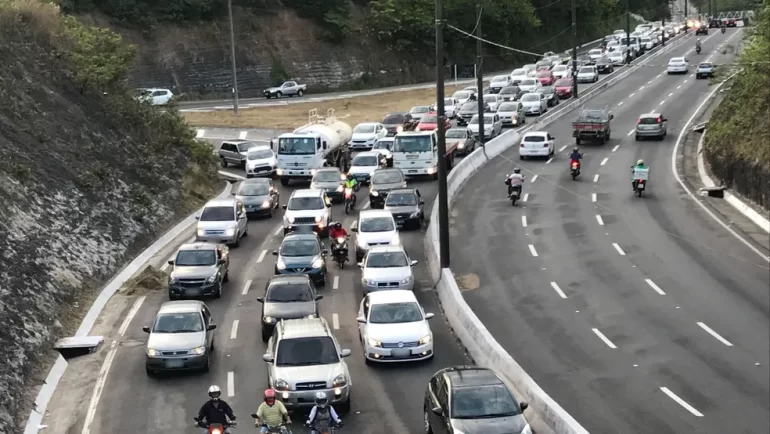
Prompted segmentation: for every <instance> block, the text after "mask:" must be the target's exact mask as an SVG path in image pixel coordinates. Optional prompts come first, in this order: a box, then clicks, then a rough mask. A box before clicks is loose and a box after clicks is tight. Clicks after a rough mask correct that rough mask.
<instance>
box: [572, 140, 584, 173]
mask: <svg viewBox="0 0 770 434" xmlns="http://www.w3.org/2000/svg"><path fill="white" fill-rule="evenodd" d="M582 159H583V154H582V153H581V152H580V150H579V149H578V148H577V146H576V147H574V148H572V153H571V154H569V160H570V163H569V166H570V167H572V163H577V164H578V172H580V160H582Z"/></svg>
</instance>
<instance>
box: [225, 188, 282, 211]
mask: <svg viewBox="0 0 770 434" xmlns="http://www.w3.org/2000/svg"><path fill="white" fill-rule="evenodd" d="M234 191H235V198H236V199H237V200H240V201H241V202H243V207H244V208H245V210H246V215H247V216H251V215H253V216H264V217H272V216H273V212H274V211H275V210H276V209H278V207H279V206H281V195H280V193H279V192H278V189H277V188H275V185H273V181H272V180H270V179H266V178H252V179H246V180H244V181H241V182H239V183H238V185H237V186H236V187H235V189H234Z"/></svg>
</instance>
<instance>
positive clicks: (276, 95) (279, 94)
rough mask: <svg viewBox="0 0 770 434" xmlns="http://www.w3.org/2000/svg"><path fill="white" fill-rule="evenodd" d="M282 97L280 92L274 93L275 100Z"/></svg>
mask: <svg viewBox="0 0 770 434" xmlns="http://www.w3.org/2000/svg"><path fill="white" fill-rule="evenodd" d="M282 96H283V92H280V91H279V92H276V93H275V97H276V98H280V97H282Z"/></svg>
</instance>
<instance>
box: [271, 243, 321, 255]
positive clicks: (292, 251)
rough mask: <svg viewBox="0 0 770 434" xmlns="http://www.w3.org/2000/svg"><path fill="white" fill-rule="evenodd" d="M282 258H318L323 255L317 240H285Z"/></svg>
mask: <svg viewBox="0 0 770 434" xmlns="http://www.w3.org/2000/svg"><path fill="white" fill-rule="evenodd" d="M280 253H281V256H316V255H318V254H319V253H321V251H320V249H319V248H318V242H316V241H315V240H292V239H288V240H284V241H283V243H282V244H281V252H280Z"/></svg>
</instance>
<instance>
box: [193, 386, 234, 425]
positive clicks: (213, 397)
mask: <svg viewBox="0 0 770 434" xmlns="http://www.w3.org/2000/svg"><path fill="white" fill-rule="evenodd" d="M220 396H222V389H220V388H219V386H217V385H216V384H214V385H212V386H211V387H209V398H210V399H209V400H208V401H206V403H205V404H203V406H202V407H201V409H200V410H198V426H200V427H202V428H203V432H204V433H208V432H209V429H208V426H209V425H210V424H212V423H219V424H222V426H224V427H225V433H227V434H230V433H231V431H230V428H229V427H228V425H230V422H228V419H229V420H230V421H232V422H235V414H233V409H232V408H230V405H229V404H228V403H226V402H225V401H224V400H222V399H219V397H220Z"/></svg>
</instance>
